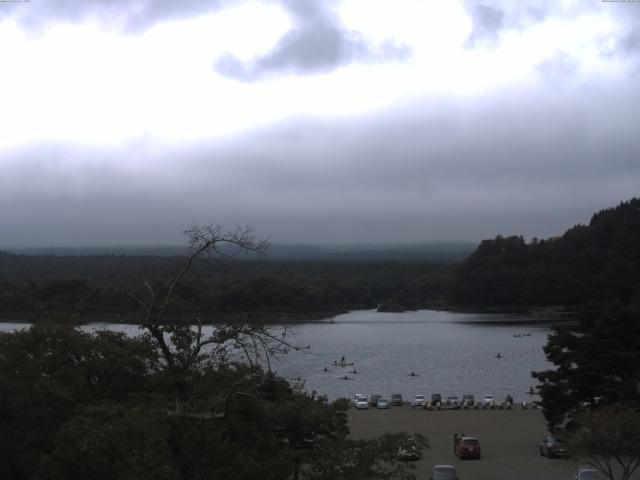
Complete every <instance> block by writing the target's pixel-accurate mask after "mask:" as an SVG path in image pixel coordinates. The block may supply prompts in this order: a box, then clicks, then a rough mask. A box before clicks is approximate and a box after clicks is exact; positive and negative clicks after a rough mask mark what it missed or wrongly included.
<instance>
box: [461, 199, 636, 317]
mask: <svg viewBox="0 0 640 480" xmlns="http://www.w3.org/2000/svg"><path fill="white" fill-rule="evenodd" d="M639 296H640V199H638V198H633V199H631V200H629V201H627V202H622V203H621V204H620V205H618V206H617V207H615V208H610V209H606V210H602V211H600V212H598V213H596V214H595V215H593V217H592V219H591V221H590V222H589V225H576V226H575V227H573V228H571V229H569V230H567V232H566V233H565V234H564V235H562V236H561V237H553V238H550V239H548V240H537V239H534V240H533V241H531V242H530V243H526V242H525V241H524V239H523V238H522V237H515V236H514V237H502V236H498V237H496V238H495V239H493V240H484V241H483V242H481V244H480V245H479V246H478V248H477V249H476V251H475V252H473V253H472V254H471V255H470V256H469V257H468V258H467V259H466V260H465V261H464V262H462V263H461V264H460V266H459V267H458V268H457V270H456V272H455V274H454V279H453V300H454V303H455V304H457V305H469V306H525V305H580V304H583V303H585V302H588V301H592V300H598V301H601V300H606V299H620V300H621V301H623V302H625V303H626V302H629V301H632V300H634V299H635V300H639V298H638V297H639Z"/></svg>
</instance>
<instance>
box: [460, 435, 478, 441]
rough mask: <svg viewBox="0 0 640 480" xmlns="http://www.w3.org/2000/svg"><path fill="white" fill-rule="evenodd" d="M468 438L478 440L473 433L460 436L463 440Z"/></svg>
mask: <svg viewBox="0 0 640 480" xmlns="http://www.w3.org/2000/svg"><path fill="white" fill-rule="evenodd" d="M465 438H468V439H470V440H478V437H474V436H473V435H465V436H464V437H460V439H461V440H464V439H465Z"/></svg>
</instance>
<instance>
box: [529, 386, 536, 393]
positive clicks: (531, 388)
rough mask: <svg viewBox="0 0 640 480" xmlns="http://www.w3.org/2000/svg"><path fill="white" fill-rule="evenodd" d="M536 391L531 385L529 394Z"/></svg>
mask: <svg viewBox="0 0 640 480" xmlns="http://www.w3.org/2000/svg"><path fill="white" fill-rule="evenodd" d="M534 393H536V391H535V390H534V389H533V387H529V395H533V394H534Z"/></svg>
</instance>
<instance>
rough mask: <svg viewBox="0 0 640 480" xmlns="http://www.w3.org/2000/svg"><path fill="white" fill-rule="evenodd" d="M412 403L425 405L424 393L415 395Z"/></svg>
mask: <svg viewBox="0 0 640 480" xmlns="http://www.w3.org/2000/svg"><path fill="white" fill-rule="evenodd" d="M411 405H412V406H414V407H422V406H424V395H416V396H415V397H413V401H412V402H411Z"/></svg>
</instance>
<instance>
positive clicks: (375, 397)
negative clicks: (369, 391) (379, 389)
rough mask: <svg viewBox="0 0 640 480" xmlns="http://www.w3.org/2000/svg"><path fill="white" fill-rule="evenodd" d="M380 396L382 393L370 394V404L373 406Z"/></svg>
mask: <svg viewBox="0 0 640 480" xmlns="http://www.w3.org/2000/svg"><path fill="white" fill-rule="evenodd" d="M381 398H382V395H371V401H370V405H371V406H372V407H375V406H376V405H377V404H378V400H380V399H381Z"/></svg>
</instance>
